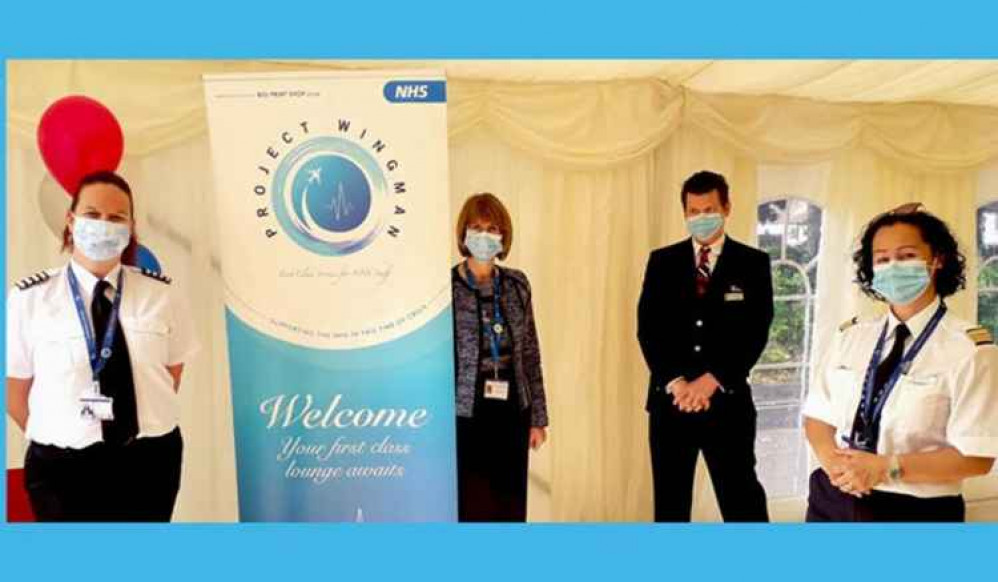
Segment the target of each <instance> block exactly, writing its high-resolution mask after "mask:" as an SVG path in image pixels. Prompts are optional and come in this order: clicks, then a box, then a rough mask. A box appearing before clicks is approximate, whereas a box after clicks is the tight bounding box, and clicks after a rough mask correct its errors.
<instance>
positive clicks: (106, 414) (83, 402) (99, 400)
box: [80, 393, 114, 421]
mask: <svg viewBox="0 0 998 582" xmlns="http://www.w3.org/2000/svg"><path fill="white" fill-rule="evenodd" d="M80 416H82V417H83V419H84V420H91V421H111V420H114V399H113V398H111V397H110V396H102V395H101V394H93V393H91V394H87V395H86V396H81V397H80Z"/></svg>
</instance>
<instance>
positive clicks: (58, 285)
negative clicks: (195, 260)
mask: <svg viewBox="0 0 998 582" xmlns="http://www.w3.org/2000/svg"><path fill="white" fill-rule="evenodd" d="M137 247H138V243H137V241H136V238H135V221H134V203H133V200H132V194H131V189H130V188H129V186H128V183H127V182H125V180H124V179H122V178H121V177H120V176H118V175H117V174H114V173H111V172H98V173H95V174H92V175H90V176H87V177H86V178H84V179H83V180H82V182H81V185H80V187H79V189H78V191H77V193H76V195H75V196H74V197H73V200H72V204H71V206H70V209H69V211H68V212H67V213H66V229H65V231H64V233H63V250H66V251H69V252H71V254H72V257H71V259H70V261H69V264H68V265H66V266H63V267H60V268H57V269H50V270H46V271H42V272H40V273H38V274H36V275H34V276H32V277H29V278H27V279H24V280H22V281H21V282H19V283H18V284H17V286H16V288H15V289H13V290H11V292H10V295H9V297H8V302H7V309H8V311H7V411H8V413H9V414H10V415H11V417H12V418H13V419H14V421H15V422H16V423H17V425H18V426H20V427H21V429H23V430H24V431H25V434H26V436H27V438H28V439H29V441H30V444H29V447H28V452H27V456H26V458H25V487H26V489H27V491H28V494H29V497H30V499H31V505H32V509H33V510H34V512H35V515H36V517H37V518H38V519H39V520H40V521H169V520H170V518H171V515H172V513H173V505H174V502H175V500H176V496H177V491H178V489H179V486H180V467H181V453H182V448H183V442H182V440H181V436H180V430H179V428H178V426H177V417H178V406H177V390H178V389H179V387H180V376H181V372H182V371H183V365H184V363H185V362H186V361H188V359H189V358H190V357H191V356H192V355H193V353H194V352H195V351H196V342H195V339H194V336H193V333H192V323H191V320H190V315H189V310H188V309H186V304H184V303H183V302H181V301H180V297H179V296H178V295H177V294H176V292H175V290H174V288H173V287H172V286H171V285H170V280H169V279H168V278H167V277H165V276H163V275H160V274H159V273H152V272H150V271H145V270H141V269H138V268H135V267H133V266H129V265H131V264H134V261H135V255H136V250H137Z"/></svg>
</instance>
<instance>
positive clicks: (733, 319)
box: [638, 171, 773, 521]
mask: <svg viewBox="0 0 998 582" xmlns="http://www.w3.org/2000/svg"><path fill="white" fill-rule="evenodd" d="M681 197H682V203H683V210H684V212H685V215H686V223H687V227H688V229H689V231H690V233H691V235H692V236H691V238H687V239H686V240H683V241H682V242H679V243H676V244H674V245H670V246H667V247H664V248H661V249H658V250H656V251H654V252H652V254H651V256H650V257H649V259H648V268H647V270H646V271H645V279H644V286H643V288H642V291H641V300H640V302H639V304H638V341H639V342H640V343H641V351H642V352H643V353H644V357H645V361H646V362H647V363H648V368H649V369H650V371H651V381H650V383H649V385H648V401H647V405H646V410H647V411H648V414H649V440H650V444H651V461H652V475H653V479H654V487H655V521H689V520H690V508H691V505H692V502H693V476H694V472H695V469H696V462H697V456H698V453H699V452H700V451H703V455H704V459H705V461H706V462H707V468H708V470H709V471H710V478H711V482H712V483H713V485H714V491H715V493H716V494H717V501H718V505H719V506H720V509H721V514H722V516H723V517H724V520H725V521H768V512H767V510H766V493H765V491H764V490H763V488H762V484H760V483H759V479H758V478H757V477H756V474H755V432H756V426H755V422H756V411H755V404H754V403H753V402H752V393H751V390H750V388H749V384H748V376H749V371H750V370H751V369H752V367H753V366H754V365H755V363H756V361H757V360H758V359H759V356H760V355H761V354H762V351H763V349H764V348H765V347H766V341H767V339H768V337H769V325H770V323H771V322H772V320H773V285H772V279H771V275H770V265H769V255H767V254H766V253H764V252H762V251H760V250H758V249H754V248H752V247H749V246H746V245H744V244H742V243H739V242H738V241H736V240H734V239H732V238H731V237H728V236H725V233H724V223H725V220H726V219H727V217H728V215H729V214H730V212H731V204H730V201H729V199H728V184H727V182H726V181H725V180H724V176H721V175H720V174H715V173H713V172H707V171H702V172H697V173H696V174H693V175H692V176H690V178H689V179H688V180H686V182H685V183H684V184H683V188H682V192H681Z"/></svg>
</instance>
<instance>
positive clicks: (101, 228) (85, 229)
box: [73, 216, 132, 262]
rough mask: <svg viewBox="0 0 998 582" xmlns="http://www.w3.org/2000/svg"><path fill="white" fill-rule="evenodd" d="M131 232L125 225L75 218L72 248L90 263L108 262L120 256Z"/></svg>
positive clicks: (80, 217)
mask: <svg viewBox="0 0 998 582" xmlns="http://www.w3.org/2000/svg"><path fill="white" fill-rule="evenodd" d="M131 234H132V231H131V229H130V228H129V226H128V225H127V224H117V223H114V222H108V221H106V220H96V219H93V218H84V217H82V216H77V217H76V218H75V219H74V220H73V247H74V248H77V249H80V252H82V253H83V255H84V256H86V257H87V258H88V259H90V260H91V261H98V262H104V261H110V260H111V259H114V258H117V257H120V256H121V253H122V251H124V250H125V247H127V246H128V241H129V239H130V237H131Z"/></svg>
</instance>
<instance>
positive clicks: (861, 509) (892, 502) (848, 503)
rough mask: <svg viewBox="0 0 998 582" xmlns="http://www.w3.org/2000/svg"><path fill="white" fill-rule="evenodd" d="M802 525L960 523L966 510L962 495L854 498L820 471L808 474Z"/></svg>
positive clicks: (881, 493)
mask: <svg viewBox="0 0 998 582" xmlns="http://www.w3.org/2000/svg"><path fill="white" fill-rule="evenodd" d="M804 519H805V521H809V522H822V521H878V522H899V521H909V522H910V521H917V522H962V521H964V520H965V519H966V507H965V505H964V502H963V496H962V495H951V496H946V497H926V498H923V497H915V496H914V495H903V494H901V493H887V492H885V491H873V492H871V493H870V494H869V495H868V496H866V497H853V496H852V495H849V494H847V493H843V492H842V491H841V490H839V489H838V488H837V487H836V486H834V485H832V482H831V480H829V478H828V475H827V474H826V473H825V471H824V470H822V469H815V471H814V472H813V473H811V479H810V492H809V493H808V497H807V515H806V516H805V518H804Z"/></svg>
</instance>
